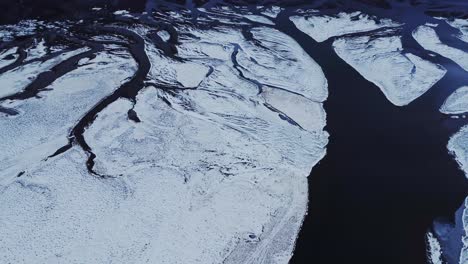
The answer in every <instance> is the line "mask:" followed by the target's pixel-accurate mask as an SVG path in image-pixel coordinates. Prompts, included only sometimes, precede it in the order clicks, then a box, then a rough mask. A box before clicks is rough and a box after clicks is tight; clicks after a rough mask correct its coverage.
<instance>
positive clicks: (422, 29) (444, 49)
mask: <svg viewBox="0 0 468 264" xmlns="http://www.w3.org/2000/svg"><path fill="white" fill-rule="evenodd" d="M413 38H414V39H415V40H416V41H417V42H418V43H419V44H420V45H421V46H422V47H423V48H425V49H426V50H430V51H432V52H435V53H438V54H440V55H441V56H444V57H446V58H448V59H451V60H452V61H454V62H455V63H456V64H458V65H460V67H462V68H463V69H464V70H465V71H468V53H466V52H464V51H463V50H459V49H456V48H453V47H450V46H447V45H446V44H444V43H442V42H441V41H440V39H439V37H438V36H437V33H436V31H435V30H434V29H433V28H432V27H429V26H419V27H418V28H416V29H415V30H414V31H413Z"/></svg>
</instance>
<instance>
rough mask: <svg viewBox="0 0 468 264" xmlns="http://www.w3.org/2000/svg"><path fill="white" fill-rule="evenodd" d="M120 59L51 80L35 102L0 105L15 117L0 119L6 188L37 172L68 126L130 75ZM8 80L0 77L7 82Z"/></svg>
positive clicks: (1, 175) (1, 174)
mask: <svg viewBox="0 0 468 264" xmlns="http://www.w3.org/2000/svg"><path fill="white" fill-rule="evenodd" d="M122 53H123V54H122V56H116V55H110V54H107V53H99V54H98V55H97V56H96V58H95V59H93V60H91V61H89V62H88V64H87V65H85V66H83V67H80V68H78V69H76V70H75V71H72V72H70V73H69V74H67V75H65V76H63V77H62V78H59V79H57V80H56V81H55V82H54V83H52V85H50V86H49V87H48V89H49V90H47V91H43V92H41V93H39V96H40V97H41V98H30V99H27V100H14V101H12V100H7V101H4V102H2V103H1V104H0V106H3V107H6V108H13V109H15V110H16V111H18V112H19V114H18V115H15V116H9V117H6V116H3V115H2V116H0V134H1V135H2V140H0V148H1V149H2V151H1V152H0V167H1V168H2V170H1V171H0V182H2V181H4V180H7V182H8V181H9V180H10V179H11V177H14V176H16V174H18V173H19V172H21V171H25V170H28V169H29V168H30V167H35V166H41V162H40V161H41V160H42V159H44V158H46V157H47V156H49V155H52V154H53V153H54V152H55V151H56V150H57V149H58V148H59V147H61V146H63V145H65V144H66V142H67V136H68V133H69V130H70V129H71V128H72V127H73V125H74V124H75V123H77V122H78V120H79V119H80V118H81V117H82V116H83V115H84V114H86V112H87V111H88V110H89V109H90V108H91V107H92V106H93V105H95V104H96V103H98V102H99V101H100V100H102V99H103V98H104V97H105V96H107V95H108V94H109V93H111V92H112V91H113V90H115V89H116V88H117V87H118V86H119V85H120V83H121V82H122V81H123V80H124V79H125V78H128V77H130V76H131V75H132V74H133V72H134V71H135V66H136V64H135V63H134V62H133V60H129V57H128V53H126V52H124V51H122ZM27 66H28V67H30V68H33V69H34V67H40V65H33V64H29V65H27ZM34 71H37V68H36V69H34ZM10 74H12V73H9V72H7V73H5V74H3V75H1V76H0V77H1V78H6V79H8V76H9V75H10ZM15 76H16V75H15ZM23 77H24V76H23Z"/></svg>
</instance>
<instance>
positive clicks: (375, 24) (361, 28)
mask: <svg viewBox="0 0 468 264" xmlns="http://www.w3.org/2000/svg"><path fill="white" fill-rule="evenodd" d="M290 20H291V21H292V22H293V23H294V25H296V27H297V28H298V29H299V30H300V31H302V32H304V33H306V34H307V35H309V36H310V37H312V38H313V39H314V40H316V41H318V42H323V41H325V40H327V39H329V38H331V37H336V36H341V35H345V34H350V33H358V32H365V31H371V30H376V29H380V28H386V27H398V26H400V24H398V23H396V22H394V21H392V20H390V19H377V18H375V17H371V16H369V15H367V14H364V13H361V12H353V13H345V12H341V13H339V14H336V15H333V16H331V15H330V16H327V15H319V14H314V13H312V14H309V15H300V16H292V17H290Z"/></svg>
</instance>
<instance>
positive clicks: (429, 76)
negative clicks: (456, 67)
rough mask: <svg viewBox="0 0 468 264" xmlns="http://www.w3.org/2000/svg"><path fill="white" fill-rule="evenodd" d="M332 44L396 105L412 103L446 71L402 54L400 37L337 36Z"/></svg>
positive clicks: (339, 53) (409, 55)
mask: <svg viewBox="0 0 468 264" xmlns="http://www.w3.org/2000/svg"><path fill="white" fill-rule="evenodd" d="M333 47H334V49H335V52H336V53H337V54H338V56H339V57H340V58H342V59H343V60H344V61H345V62H346V63H348V64H349V65H351V66H352V67H353V68H355V69H356V70H357V71H358V72H359V73H360V74H361V75H362V76H363V77H364V78H366V79H367V80H369V81H371V82H373V83H374V84H375V85H377V86H378V87H379V88H380V89H381V90H382V92H383V93H384V94H385V96H386V97H387V99H388V100H389V101H390V102H392V103H393V104H394V105H397V106H403V105H407V104H409V103H411V102H412V101H413V100H415V99H416V98H418V97H419V96H421V95H422V94H424V93H425V92H426V91H427V90H429V89H430V88H431V87H432V86H433V85H434V84H435V83H436V82H437V81H439V80H440V79H441V78H442V77H443V76H444V75H445V73H446V70H445V69H444V68H442V67H441V66H439V65H436V64H433V63H431V62H429V61H426V60H423V59H421V58H420V57H418V56H416V55H414V54H411V53H403V52H402V44H401V39H400V37H399V36H385V37H380V38H371V37H370V36H362V37H348V38H339V39H337V40H335V41H334V42H333Z"/></svg>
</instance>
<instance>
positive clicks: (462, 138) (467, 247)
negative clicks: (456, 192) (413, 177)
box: [448, 126, 468, 264]
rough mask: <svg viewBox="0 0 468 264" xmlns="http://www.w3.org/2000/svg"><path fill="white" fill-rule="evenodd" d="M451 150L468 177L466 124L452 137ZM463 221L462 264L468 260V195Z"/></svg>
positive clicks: (449, 145)
mask: <svg viewBox="0 0 468 264" xmlns="http://www.w3.org/2000/svg"><path fill="white" fill-rule="evenodd" d="M448 149H449V151H450V152H451V153H452V154H453V155H454V156H455V159H456V160H457V162H458V164H459V165H460V168H461V169H462V170H463V171H464V172H465V175H466V177H467V178H468V126H464V127H463V128H462V129H461V130H460V131H459V132H457V133H456V134H455V135H453V136H452V137H451V138H450V141H449V143H448ZM462 209H463V213H462V222H463V228H464V230H465V234H464V235H463V237H462V243H463V248H462V251H461V254H460V261H459V263H460V264H464V263H467V262H468V197H467V198H466V200H465V204H464V205H462Z"/></svg>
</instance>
